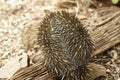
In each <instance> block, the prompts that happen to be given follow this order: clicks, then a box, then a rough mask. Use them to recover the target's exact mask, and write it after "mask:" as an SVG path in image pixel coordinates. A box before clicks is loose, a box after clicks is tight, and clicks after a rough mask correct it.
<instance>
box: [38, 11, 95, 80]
mask: <svg viewBox="0 0 120 80" xmlns="http://www.w3.org/2000/svg"><path fill="white" fill-rule="evenodd" d="M38 36H39V37H38V42H39V43H38V44H39V45H40V47H42V53H41V55H42V56H43V61H44V65H45V66H46V67H47V68H48V69H49V71H50V72H52V73H54V74H56V75H57V76H62V79H64V80H79V78H80V75H81V74H79V73H80V72H79V71H81V72H82V71H84V70H83V68H85V65H87V63H88V61H89V59H90V55H91V53H92V52H93V50H94V46H93V43H92V41H91V39H90V37H89V34H88V33H87V31H86V29H85V28H83V25H82V24H81V22H80V20H79V19H78V18H76V17H75V15H73V14H71V13H67V12H65V11H57V12H50V13H49V14H47V15H46V17H45V18H44V19H43V21H42V22H41V25H40V28H39V34H38ZM78 69H79V71H78V72H77V70H78ZM70 76H72V77H71V79H70ZM66 77H69V78H66ZM72 78H73V79H72ZM80 80H85V79H84V78H83V77H82V78H81V79H80Z"/></svg>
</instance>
